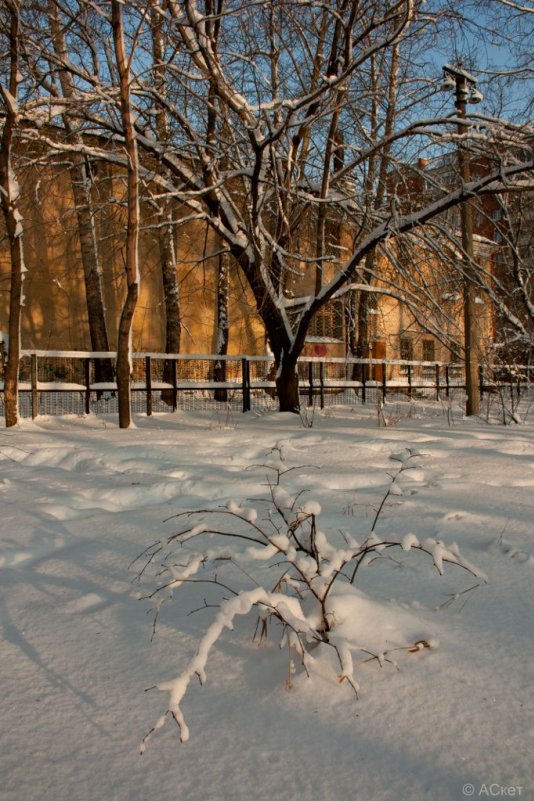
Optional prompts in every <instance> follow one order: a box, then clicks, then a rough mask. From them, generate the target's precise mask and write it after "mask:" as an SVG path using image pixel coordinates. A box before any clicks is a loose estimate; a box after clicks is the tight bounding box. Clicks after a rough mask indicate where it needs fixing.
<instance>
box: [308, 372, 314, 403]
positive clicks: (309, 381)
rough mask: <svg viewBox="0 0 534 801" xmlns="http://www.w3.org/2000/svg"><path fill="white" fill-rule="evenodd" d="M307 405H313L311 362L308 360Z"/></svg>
mask: <svg viewBox="0 0 534 801" xmlns="http://www.w3.org/2000/svg"><path fill="white" fill-rule="evenodd" d="M308 406H313V362H308Z"/></svg>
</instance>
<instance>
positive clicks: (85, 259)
mask: <svg viewBox="0 0 534 801" xmlns="http://www.w3.org/2000/svg"><path fill="white" fill-rule="evenodd" d="M72 160H73V166H72V167H71V183H72V194H73V197H74V203H75V206H76V216H77V218H78V233H79V237H80V253H81V258H82V266H83V277H84V282H85V297H86V302H87V318H88V322H89V338H90V341H91V350H94V351H99V352H106V351H109V338H108V332H107V325H106V313H105V308H104V300H103V294H102V275H101V269H100V264H99V259H98V244H97V240H96V231H95V223H94V215H93V210H92V203H91V190H90V186H89V184H90V181H91V178H90V176H89V175H88V169H89V168H88V165H87V164H86V162H85V160H84V158H83V157H82V156H79V155H78V154H76V153H73V154H72ZM113 379H114V370H113V363H112V361H111V359H96V360H95V381H97V382H98V383H101V382H112V381H113Z"/></svg>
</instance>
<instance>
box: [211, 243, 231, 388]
mask: <svg viewBox="0 0 534 801" xmlns="http://www.w3.org/2000/svg"><path fill="white" fill-rule="evenodd" d="M228 258H229V257H228V255H227V254H226V253H221V254H220V255H219V258H218V263H217V324H216V328H215V353H216V354H217V356H226V354H227V353H228V338H229V337H228V335H229V327H228V287H229V278H230V275H229V269H228ZM213 379H214V381H220V382H224V381H226V359H221V360H220V361H216V362H215V364H214V368H213ZM215 400H216V401H220V402H221V403H224V402H226V401H227V400H228V391H227V390H226V389H224V388H220V389H216V390H215Z"/></svg>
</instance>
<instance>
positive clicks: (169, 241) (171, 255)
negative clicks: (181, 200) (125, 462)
mask: <svg viewBox="0 0 534 801" xmlns="http://www.w3.org/2000/svg"><path fill="white" fill-rule="evenodd" d="M164 214H165V215H166V219H167V221H168V223H169V224H168V225H163V227H162V228H160V229H159V252H160V262H161V277H162V281H163V299H164V303H165V353H179V352H180V343H181V338H182V322H181V317H180V293H179V289H178V280H177V275H176V251H175V247H174V227H173V225H172V212H171V211H170V210H165V211H164ZM172 377H173V363H172V360H171V359H168V360H167V361H165V362H164V364H163V381H164V382H165V383H166V384H171V383H172V380H173V378H172ZM161 399H162V400H163V401H164V403H166V404H167V405H168V406H174V391H173V390H165V389H164V390H163V392H162V393H161Z"/></svg>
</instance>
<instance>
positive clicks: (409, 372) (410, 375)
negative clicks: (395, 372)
mask: <svg viewBox="0 0 534 801" xmlns="http://www.w3.org/2000/svg"><path fill="white" fill-rule="evenodd" d="M408 397H409V398H410V400H411V399H412V365H411V364H409V365H408Z"/></svg>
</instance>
